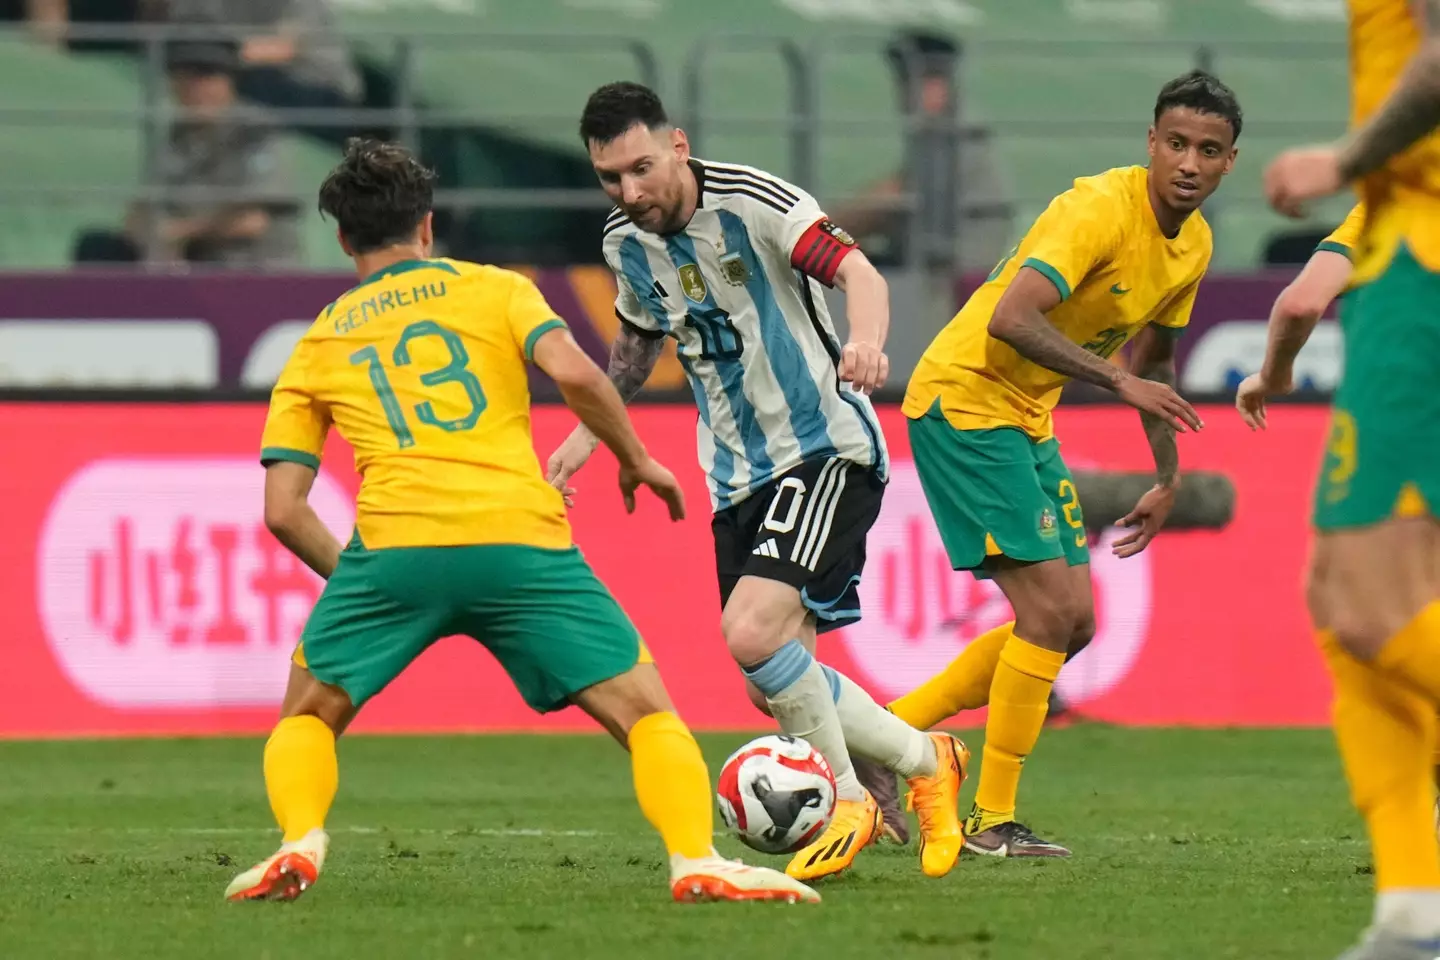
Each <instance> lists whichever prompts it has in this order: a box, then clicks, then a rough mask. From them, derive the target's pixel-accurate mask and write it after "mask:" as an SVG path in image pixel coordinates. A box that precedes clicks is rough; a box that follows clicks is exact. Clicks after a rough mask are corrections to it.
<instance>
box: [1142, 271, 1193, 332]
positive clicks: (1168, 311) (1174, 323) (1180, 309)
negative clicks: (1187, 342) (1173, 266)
mask: <svg viewBox="0 0 1440 960" xmlns="http://www.w3.org/2000/svg"><path fill="white" fill-rule="evenodd" d="M1199 289H1200V278H1199V277H1197V278H1195V279H1194V280H1192V281H1191V282H1190V283H1188V284H1186V285H1185V286H1184V287H1182V288H1181V289H1180V292H1179V293H1177V294H1175V296H1173V297H1171V298H1170V301H1169V302H1168V303H1166V304H1165V306H1164V307H1163V308H1161V310H1160V313H1159V314H1157V315H1156V317H1155V319H1154V320H1152V321H1150V322H1151V323H1153V324H1155V325H1156V326H1158V327H1168V328H1169V329H1171V330H1175V331H1179V330H1183V329H1184V328H1185V327H1186V326H1188V325H1189V323H1190V311H1192V310H1194V309H1195V293H1196V291H1198V290H1199Z"/></svg>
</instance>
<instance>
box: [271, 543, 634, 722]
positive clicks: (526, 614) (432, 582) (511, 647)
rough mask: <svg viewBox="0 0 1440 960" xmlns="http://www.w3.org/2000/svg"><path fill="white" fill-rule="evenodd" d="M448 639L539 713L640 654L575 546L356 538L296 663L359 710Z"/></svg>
mask: <svg viewBox="0 0 1440 960" xmlns="http://www.w3.org/2000/svg"><path fill="white" fill-rule="evenodd" d="M454 634H464V635H466V636H469V637H472V638H474V639H475V640H478V641H479V642H480V643H481V644H482V645H483V646H484V647H485V649H487V650H489V651H490V652H491V653H492V654H493V655H494V656H495V659H497V660H499V661H500V665H501V666H502V667H504V668H505V672H506V673H508V674H510V679H511V680H512V681H513V682H514V684H515V688H516V689H517V690H519V691H520V695H521V696H522V697H524V698H525V702H526V703H528V704H529V705H530V706H531V707H533V708H534V709H536V710H539V711H540V712H542V713H544V712H548V711H551V710H558V709H560V708H561V707H564V706H565V705H566V704H568V703H569V701H570V697H571V695H573V694H575V693H577V692H578V691H580V690H583V689H585V688H586V687H588V686H591V685H592V684H596V683H599V682H600V681H602V680H608V679H610V678H611V677H617V676H619V675H620V674H623V673H625V672H627V671H629V670H630V669H631V668H632V667H634V666H635V665H636V664H637V663H639V662H641V659H642V651H643V649H644V648H643V645H642V644H641V642H640V634H639V633H638V632H637V631H636V630H635V626H634V624H632V623H631V622H630V618H629V617H627V616H626V615H625V611H624V610H621V609H620V605H619V604H618V603H616V602H615V598H614V597H612V596H611V595H610V591H609V590H607V589H606V588H605V585H604V584H602V583H601V582H600V580H599V579H598V578H597V577H596V576H595V574H594V572H593V571H592V570H591V569H590V565H589V564H588V563H586V562H585V558H584V557H583V556H581V554H580V551H579V550H578V549H576V548H575V547H570V548H569V549H566V550H547V549H543V548H541V547H527V546H519V545H510V544H487V545H482V546H463V547H391V548H387V549H381V550H367V549H365V547H364V546H363V545H362V544H360V543H359V541H358V538H357V539H356V540H353V541H351V544H350V546H348V547H346V548H345V551H344V552H343V553H341V554H340V564H339V566H337V567H336V568H335V572H334V573H333V574H332V575H331V577H330V579H329V581H328V582H327V583H326V584H325V591H324V592H323V593H322V594H321V595H320V599H319V601H318V602H317V603H316V604H315V609H314V610H312V611H311V612H310V619H309V620H308V621H306V623H305V630H304V633H303V634H302V635H301V638H300V646H299V648H298V649H297V650H296V655H295V662H296V663H299V664H300V665H301V666H304V667H307V668H308V669H309V670H310V672H311V673H312V674H314V676H315V677H316V679H318V680H320V681H322V682H324V683H330V684H335V685H336V686H338V687H340V688H342V689H343V690H344V691H345V692H346V693H347V694H349V695H350V701H351V702H352V703H354V704H355V706H357V707H358V706H360V705H361V704H362V703H364V702H365V701H366V700H369V699H370V698H371V697H373V696H375V694H377V693H379V692H380V691H381V690H383V689H384V688H385V686H386V685H387V684H388V683H390V681H391V680H394V679H395V678H396V677H397V676H399V675H400V673H401V671H403V670H404V669H405V668H406V667H407V666H409V665H410V663H411V661H413V660H414V659H415V658H416V657H418V656H420V654H422V653H424V652H425V650H426V648H428V647H429V646H430V645H431V644H432V643H434V642H435V641H436V640H438V639H440V638H441V637H447V636H451V635H454ZM645 659H648V654H646V655H645Z"/></svg>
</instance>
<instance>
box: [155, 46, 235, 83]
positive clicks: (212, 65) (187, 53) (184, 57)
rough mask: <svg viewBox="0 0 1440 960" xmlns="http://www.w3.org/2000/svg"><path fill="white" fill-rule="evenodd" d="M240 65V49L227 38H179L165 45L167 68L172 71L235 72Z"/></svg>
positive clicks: (200, 72) (205, 73)
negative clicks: (226, 39)
mask: <svg viewBox="0 0 1440 960" xmlns="http://www.w3.org/2000/svg"><path fill="white" fill-rule="evenodd" d="M239 66H240V49H239V46H238V45H237V44H235V43H233V42H228V41H225V40H179V41H175V42H172V43H170V44H167V45H166V47H165V69H166V70H167V71H168V72H170V73H194V74H202V75H206V76H209V75H214V74H221V73H223V74H233V73H235V71H236V70H237V69H239Z"/></svg>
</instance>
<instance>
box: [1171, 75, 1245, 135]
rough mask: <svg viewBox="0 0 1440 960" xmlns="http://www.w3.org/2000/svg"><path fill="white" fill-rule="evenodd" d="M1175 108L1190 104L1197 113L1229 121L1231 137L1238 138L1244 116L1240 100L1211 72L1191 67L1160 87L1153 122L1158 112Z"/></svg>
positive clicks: (1243, 123)
mask: <svg viewBox="0 0 1440 960" xmlns="http://www.w3.org/2000/svg"><path fill="white" fill-rule="evenodd" d="M1175 107H1189V108H1190V109H1191V110H1194V111H1196V112H1198V113H1209V114H1213V115H1215V116H1217V117H1224V118H1225V119H1226V120H1228V121H1230V130H1231V132H1232V133H1233V134H1234V139H1236V140H1239V139H1240V128H1241V127H1243V126H1244V125H1245V116H1244V114H1242V113H1241V112H1240V101H1239V100H1237V99H1236V98H1235V91H1234V90H1231V89H1230V88H1229V87H1227V86H1225V84H1223V83H1221V82H1220V80H1219V78H1217V77H1216V76H1215V75H1214V74H1210V73H1206V72H1205V71H1204V70H1191V71H1190V72H1189V73H1187V74H1185V75H1183V76H1179V77H1176V78H1175V79H1174V80H1171V81H1170V82H1169V83H1167V84H1165V86H1163V87H1161V88H1160V96H1158V97H1156V98H1155V122H1156V123H1159V122H1160V115H1161V114H1162V113H1164V112H1165V111H1166V110H1172V109H1174V108H1175Z"/></svg>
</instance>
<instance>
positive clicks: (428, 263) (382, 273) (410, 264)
mask: <svg viewBox="0 0 1440 960" xmlns="http://www.w3.org/2000/svg"><path fill="white" fill-rule="evenodd" d="M426 267H434V268H435V269H436V270H444V271H445V272H446V273H453V274H456V275H459V273H460V271H459V270H456V269H455V268H454V267H452V266H450V264H448V263H446V262H445V261H444V260H401V261H400V262H399V263H392V264H390V266H388V267H385V268H384V269H381V270H376V271H375V272H374V273H372V274H370V276H368V277H366V278H365V279H364V280H361V281H360V283H359V286H361V287H363V286H365V284H367V283H374V282H375V281H376V280H383V279H384V278H385V277H393V276H395V275H396V274H397V273H409V272H410V271H411V270H424V269H425V268H426Z"/></svg>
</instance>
